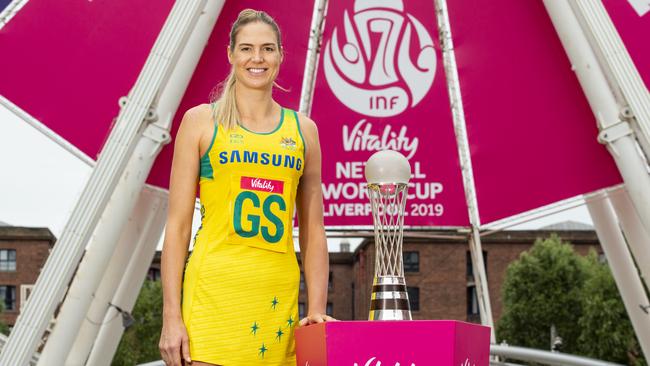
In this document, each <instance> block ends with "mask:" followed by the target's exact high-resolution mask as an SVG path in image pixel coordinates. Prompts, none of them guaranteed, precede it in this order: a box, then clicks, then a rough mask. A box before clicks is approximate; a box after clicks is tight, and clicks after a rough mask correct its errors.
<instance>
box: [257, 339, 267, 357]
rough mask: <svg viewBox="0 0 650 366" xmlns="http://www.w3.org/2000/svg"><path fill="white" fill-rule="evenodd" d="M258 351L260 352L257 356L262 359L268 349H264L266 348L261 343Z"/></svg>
mask: <svg viewBox="0 0 650 366" xmlns="http://www.w3.org/2000/svg"><path fill="white" fill-rule="evenodd" d="M259 351H260V353H259V356H260V357H262V358H264V354H265V353H266V351H268V348H266V346H264V343H262V347H260V348H259Z"/></svg>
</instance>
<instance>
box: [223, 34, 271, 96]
mask: <svg viewBox="0 0 650 366" xmlns="http://www.w3.org/2000/svg"><path fill="white" fill-rule="evenodd" d="M228 60H229V61H230V64H231V65H232V66H233V69H234V71H235V77H236V78H237V82H239V83H241V84H243V86H245V87H248V88H251V89H270V88H271V87H272V86H273V81H274V80H275V78H276V77H277V75H278V71H279V69H280V63H281V62H282V52H281V50H280V48H279V47H278V43H277V38H276V35H275V32H274V31H273V28H271V26H270V25H268V24H266V23H263V22H254V23H249V24H246V25H245V26H243V27H241V28H240V29H239V32H238V33H237V36H236V37H235V47H234V48H233V49H232V50H231V49H230V47H229V48H228Z"/></svg>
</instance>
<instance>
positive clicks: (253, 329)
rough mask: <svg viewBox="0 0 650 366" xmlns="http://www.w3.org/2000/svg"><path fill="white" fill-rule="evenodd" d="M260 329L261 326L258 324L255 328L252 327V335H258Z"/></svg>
mask: <svg viewBox="0 0 650 366" xmlns="http://www.w3.org/2000/svg"><path fill="white" fill-rule="evenodd" d="M258 329H260V326H259V325H257V322H255V323H253V326H252V327H251V334H252V335H256V334H257V330H258Z"/></svg>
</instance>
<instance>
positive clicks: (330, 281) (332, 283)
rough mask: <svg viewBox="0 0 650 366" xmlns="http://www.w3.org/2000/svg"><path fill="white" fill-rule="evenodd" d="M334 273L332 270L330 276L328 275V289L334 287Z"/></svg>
mask: <svg viewBox="0 0 650 366" xmlns="http://www.w3.org/2000/svg"><path fill="white" fill-rule="evenodd" d="M333 278H334V275H332V271H330V274H329V277H327V289H328V290H331V289H333V288H334V280H333Z"/></svg>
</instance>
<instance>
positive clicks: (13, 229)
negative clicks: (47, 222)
mask: <svg viewBox="0 0 650 366" xmlns="http://www.w3.org/2000/svg"><path fill="white" fill-rule="evenodd" d="M0 240H16V241H27V240H47V241H49V242H50V246H52V245H54V242H55V241H56V237H55V236H54V234H52V232H51V231H50V229H48V228H46V227H20V226H0Z"/></svg>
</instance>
